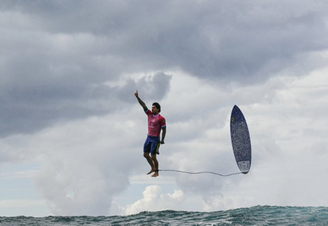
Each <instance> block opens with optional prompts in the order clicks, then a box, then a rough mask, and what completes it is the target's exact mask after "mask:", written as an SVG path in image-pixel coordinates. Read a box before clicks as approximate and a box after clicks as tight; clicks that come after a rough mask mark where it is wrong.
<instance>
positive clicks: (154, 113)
mask: <svg viewBox="0 0 328 226" xmlns="http://www.w3.org/2000/svg"><path fill="white" fill-rule="evenodd" d="M134 95H135V96H136V98H137V100H138V102H139V104H140V105H141V107H142V108H143V109H144V111H145V113H146V114H147V116H148V135H147V139H146V141H145V144H144V157H145V158H146V159H147V162H148V163H149V165H150V167H151V170H150V171H149V172H148V173H147V175H149V174H151V173H154V174H153V175H152V177H158V176H159V174H158V161H157V158H156V154H159V151H158V150H159V146H160V145H161V144H164V139H165V135H166V122H165V118H164V117H163V116H161V115H160V114H159V113H160V112H161V106H160V105H159V104H158V103H157V102H155V103H153V105H152V108H151V110H149V109H148V108H147V106H146V104H145V103H144V102H143V101H142V100H141V99H140V98H139V95H138V90H137V91H136V93H135V94H134ZM161 131H162V139H160V133H161ZM149 154H151V156H150V155H149Z"/></svg>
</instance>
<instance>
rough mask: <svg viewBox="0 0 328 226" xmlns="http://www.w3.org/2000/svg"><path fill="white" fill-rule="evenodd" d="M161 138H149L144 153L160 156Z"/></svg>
mask: <svg viewBox="0 0 328 226" xmlns="http://www.w3.org/2000/svg"><path fill="white" fill-rule="evenodd" d="M160 144H161V143H160V142H159V137H153V136H149V135H148V136H147V139H146V141H145V144H144V152H147V153H151V154H152V155H156V154H158V155H159V146H160Z"/></svg>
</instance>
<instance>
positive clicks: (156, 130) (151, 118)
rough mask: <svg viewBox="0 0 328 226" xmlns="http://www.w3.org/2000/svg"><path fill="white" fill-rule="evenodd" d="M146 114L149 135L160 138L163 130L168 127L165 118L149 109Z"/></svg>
mask: <svg viewBox="0 0 328 226" xmlns="http://www.w3.org/2000/svg"><path fill="white" fill-rule="evenodd" d="M146 114H147V116H148V135H150V136H153V137H159V135H160V133H161V129H162V128H164V127H166V122H165V118H164V117H163V116H161V115H160V114H158V115H154V114H153V113H152V112H151V110H149V109H147V111H146Z"/></svg>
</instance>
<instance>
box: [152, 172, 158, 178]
mask: <svg viewBox="0 0 328 226" xmlns="http://www.w3.org/2000/svg"><path fill="white" fill-rule="evenodd" d="M158 176H159V174H158V171H156V172H155V173H154V174H153V175H152V176H151V177H158Z"/></svg>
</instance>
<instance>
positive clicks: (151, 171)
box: [147, 169, 155, 175]
mask: <svg viewBox="0 0 328 226" xmlns="http://www.w3.org/2000/svg"><path fill="white" fill-rule="evenodd" d="M153 172H155V170H154V169H152V170H150V171H149V172H148V173H147V175H149V174H151V173H153Z"/></svg>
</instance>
